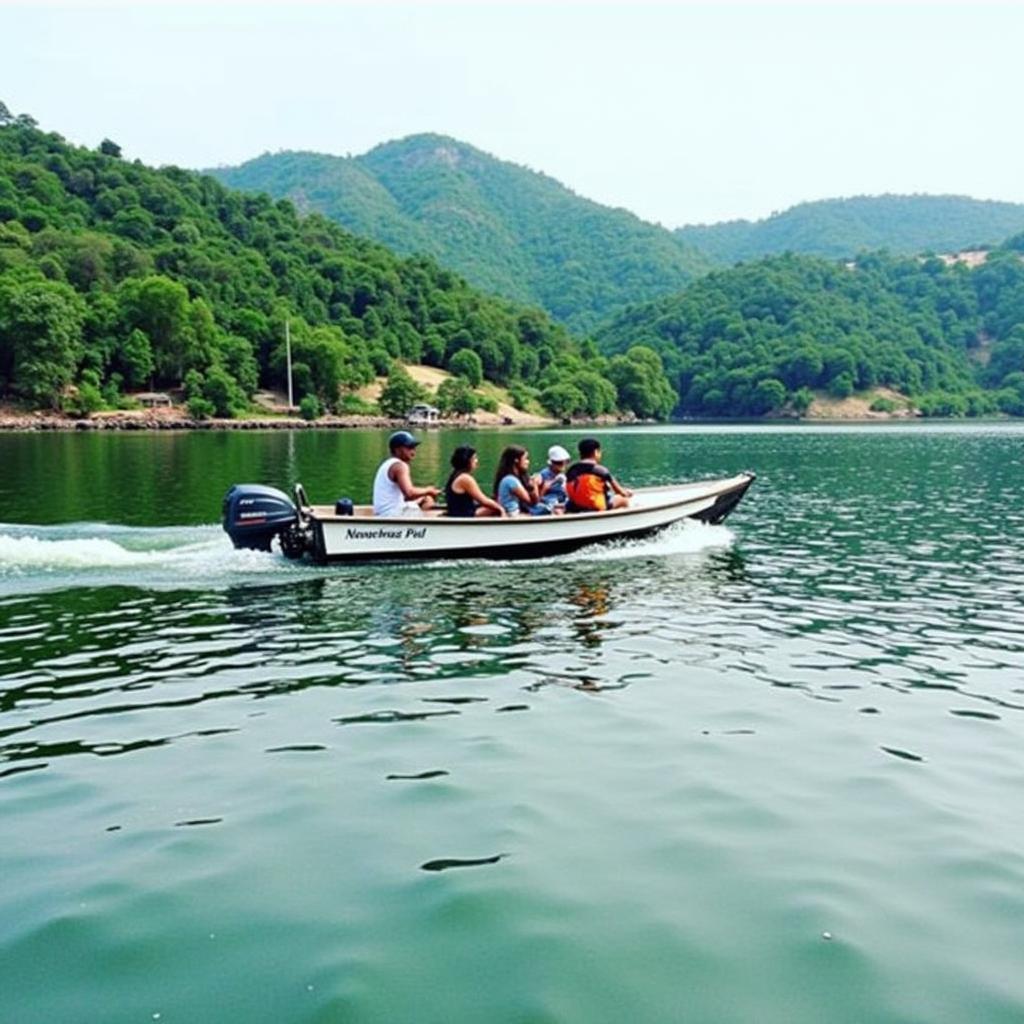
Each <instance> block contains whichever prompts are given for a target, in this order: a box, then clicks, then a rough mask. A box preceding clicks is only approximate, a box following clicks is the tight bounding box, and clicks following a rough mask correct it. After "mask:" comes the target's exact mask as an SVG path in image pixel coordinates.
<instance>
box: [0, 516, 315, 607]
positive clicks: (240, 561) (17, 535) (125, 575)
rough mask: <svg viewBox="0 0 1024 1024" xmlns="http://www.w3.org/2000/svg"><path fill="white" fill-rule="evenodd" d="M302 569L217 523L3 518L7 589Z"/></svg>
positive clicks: (0, 578)
mask: <svg viewBox="0 0 1024 1024" xmlns="http://www.w3.org/2000/svg"><path fill="white" fill-rule="evenodd" d="M303 569H304V567H303V566H301V565H296V564H295V563H293V562H289V561H288V560H287V559H286V558H284V556H283V555H280V554H266V553H264V552H260V551H237V550H235V548H233V547H232V546H231V542H230V540H228V538H227V537H226V536H225V535H224V532H223V531H222V530H221V528H220V527H219V526H195V527H178V526H172V527H130V526H116V525H110V524H106V523H68V524H63V525H60V526H21V525H12V524H0V588H2V589H3V590H4V591H7V592H9V593H10V592H31V591H36V590H50V589H54V588H58V587H69V586H107V585H116V584H128V585H134V586H138V585H140V584H141V585H142V586H147V587H152V588H172V587H180V586H186V587H187V586H191V585H193V584H199V583H201V584H202V585H203V586H210V585H212V586H217V585H218V583H220V584H233V583H238V582H244V581H245V580H246V579H249V578H255V579H264V580H265V579H266V577H267V575H268V574H279V573H286V572H291V573H297V572H298V573H301V572H302V571H303ZM306 571H307V572H308V571H309V570H308V569H306Z"/></svg>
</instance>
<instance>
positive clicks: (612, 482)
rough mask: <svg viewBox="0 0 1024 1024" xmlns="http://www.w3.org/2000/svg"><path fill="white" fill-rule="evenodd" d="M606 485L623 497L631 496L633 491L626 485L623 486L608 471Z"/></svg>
mask: <svg viewBox="0 0 1024 1024" xmlns="http://www.w3.org/2000/svg"><path fill="white" fill-rule="evenodd" d="M608 486H609V487H610V488H611V489H612V490H613V491H614V492H615V493H616V494H620V495H621V496H622V497H623V498H632V497H633V492H632V491H631V490H630V489H629V488H628V487H623V486H622V484H620V483H619V481H618V480H616V479H615V477H614V476H613V475H612V474H611V471H609V472H608Z"/></svg>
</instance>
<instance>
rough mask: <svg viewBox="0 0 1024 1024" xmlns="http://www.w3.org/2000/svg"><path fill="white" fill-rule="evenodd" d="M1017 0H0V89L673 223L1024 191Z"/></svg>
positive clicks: (175, 159)
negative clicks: (397, 148) (393, 163)
mask: <svg viewBox="0 0 1024 1024" xmlns="http://www.w3.org/2000/svg"><path fill="white" fill-rule="evenodd" d="M1022 61H1024V5H1022V4H1019V3H977V2H975V3H973V4H970V5H968V4H953V3H942V4H940V3H925V2H917V3H906V4H902V5H894V4H883V3H855V4H854V3H847V4H840V3H809V2H805V3H797V4H776V3H771V2H761V3H750V4H738V3H717V4H714V5H711V4H700V3H682V2H676V3H668V2H662V3H628V4H627V3H617V2H606V3H594V2H585V0H576V2H562V3H559V2H547V3H540V2H525V3H523V2H520V3H489V2H486V0H475V2H472V3H471V2H462V3H435V2H432V0H421V2H419V3H400V2H388V0H378V2H376V3H363V2H334V3H328V2H327V0H321V2H313V0H305V2H302V0H297V2H291V3H283V2H282V3H256V2H241V0H235V2H224V0H210V2H206V3H197V2H187V0H186V2H182V0H179V2H177V3H174V4H169V3H158V2H147V0H134V2H131V3H129V2H121V3H106V4H98V3H95V2H89V0H77V2H73V0H67V2H64V3H54V2H51V0H35V2H34V3H31V4H28V3H22V2H15V3H11V2H0V100H3V101H4V102H6V104H7V106H8V107H9V108H10V109H11V111H12V112H13V113H21V112H28V113H30V114H32V115H33V116H34V117H35V118H36V119H37V120H38V121H39V122H40V125H41V127H43V128H45V129H47V130H52V131H57V132H59V133H60V134H62V135H63V136H64V137H65V138H67V139H68V140H69V141H71V142H74V143H78V144H83V145H89V146H95V145H97V144H98V143H99V141H100V140H101V139H103V138H104V137H109V138H111V139H113V140H114V141H115V142H117V143H118V144H119V145H120V146H121V147H122V148H123V150H124V154H125V156H126V157H128V158H130V159H134V158H138V159H140V160H142V161H144V162H145V163H148V164H154V165H160V164H177V165H179V166H182V167H209V166H214V165H218V164H235V163H240V162H242V161H243V160H247V159H249V158H251V157H254V156H257V155H259V154H260V153H263V152H266V151H271V152H274V151H277V150H281V149H306V150H314V151H317V152H323V153H335V154H339V155H345V154H352V155H355V154H358V153H363V152H365V151H366V150H368V149H371V148H372V147H373V146H375V145H377V144H379V143H381V142H386V141H388V140H390V139H396V138H401V137H402V136H405V135H411V134H414V133H417V132H439V133H442V134H445V135H451V136H454V137H455V138H457V139H460V140H462V141H464V142H468V143H470V144H471V145H474V146H476V147H478V148H480V149H483V150H485V151H486V152H488V153H491V154H493V155H495V156H497V157H499V158H501V159H503V160H510V161H513V162H514V163H518V164H522V165H525V166H527V167H530V168H531V169H533V170H537V171H543V172H544V173H546V174H548V175H550V176H552V177H554V178H557V179H558V180H559V181H561V182H562V183H563V184H565V185H567V186H569V187H570V188H572V189H573V190H574V191H575V192H576V193H578V194H579V195H582V196H586V197H587V198H590V199H594V200H596V201H597V202H600V203H604V204H607V205H610V206H622V207H625V208H626V209H628V210H632V211H633V212H634V213H636V214H638V215H639V216H641V217H643V218H645V219H646V220H650V221H654V222H658V223H661V224H664V225H665V226H666V227H676V226H678V225H681V224H685V223H701V222H705V223H706V222H713V221H719V220H728V219H733V218H736V217H747V218H760V217H765V216H768V215H769V214H770V213H772V212H773V211H777V210H782V209H785V208H787V207H789V206H792V205H794V204H795V203H798V202H801V201H804V200H811V199H823V198H830V197H834V196H851V195H864V194H878V193H882V192H898V193H915V192H917V193H932V194H937V193H956V194H964V195H971V196H975V197H977V198H981V199H1005V200H1011V201H1014V202H1024V135H1022V133H1021V131H1020V125H1021V121H1022V113H1021V101H1022V97H1024V88H1022V82H1021V73H1022V70H1021V69H1022Z"/></svg>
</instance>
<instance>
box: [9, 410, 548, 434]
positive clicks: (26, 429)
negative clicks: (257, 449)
mask: <svg viewBox="0 0 1024 1024" xmlns="http://www.w3.org/2000/svg"><path fill="white" fill-rule="evenodd" d="M558 425H559V424H558V421H557V420H551V419H546V418H544V417H540V416H524V417H522V419H519V420H515V421H513V422H511V423H506V422H503V421H499V420H490V419H488V420H470V421H467V420H457V419H445V420H439V421H438V422H436V423H431V424H430V425H429V427H428V426H424V425H422V424H417V425H414V426H412V427H410V424H409V423H408V422H407V421H406V420H404V419H392V418H390V417H387V416H322V417H320V418H319V419H316V420H304V419H302V418H301V417H298V416H296V417H290V416H270V417H257V416H248V417H243V418H240V419H216V418H212V419H205V420H197V419H192V418H190V417H188V416H168V415H166V414H161V413H144V414H139V413H130V414H125V413H107V414H103V415H98V416H90V417H83V418H72V417H70V416H61V415H51V414H48V413H38V412H37V413H18V414H14V413H0V433H6V434H12V433H26V434H36V433H96V432H104V433H106V432H108V431H111V432H130V433H138V432H150V433H166V432H168V431H193V430H198V431H203V430H205V431H226V430H360V429H362V430H398V429H401V428H407V429H414V430H435V429H438V428H440V429H443V430H452V429H461V430H479V429H494V428H506V429H515V428H516V427H519V428H524V427H548V426H558Z"/></svg>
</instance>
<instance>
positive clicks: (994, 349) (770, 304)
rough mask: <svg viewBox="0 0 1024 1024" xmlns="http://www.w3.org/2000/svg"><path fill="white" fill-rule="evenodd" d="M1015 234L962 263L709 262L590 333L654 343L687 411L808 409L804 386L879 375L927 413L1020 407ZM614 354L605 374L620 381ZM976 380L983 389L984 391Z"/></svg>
mask: <svg viewBox="0 0 1024 1024" xmlns="http://www.w3.org/2000/svg"><path fill="white" fill-rule="evenodd" d="M1017 243H1018V239H1011V241H1010V242H1008V243H1007V244H1006V245H1005V246H1004V247H1002V248H1000V249H997V250H994V251H993V252H992V253H991V254H990V256H989V259H988V260H987V261H986V262H985V263H984V264H982V265H981V266H979V267H976V268H975V269H973V270H971V269H968V268H967V267H966V266H964V265H960V264H956V265H952V266H947V265H946V264H945V263H944V262H943V261H941V260H939V259H935V258H931V259H912V260H908V259H897V258H894V257H891V256H888V255H885V254H882V253H874V254H868V255H864V256H862V257H861V258H859V259H858V260H857V261H856V263H832V262H828V261H826V260H823V259H818V258H815V257H809V256H793V255H787V256H778V257H773V258H770V259H765V260H761V261H759V262H757V263H751V264H741V265H739V266H737V267H734V268H732V269H730V270H724V271H717V272H715V273H713V274H710V275H708V276H707V277H705V278H702V279H701V280H699V281H697V282H695V283H694V284H693V285H691V286H690V287H689V288H688V289H687V290H686V291H685V292H683V293H681V294H679V295H676V296H672V297H669V298H666V299H661V300H658V301H656V302H652V303H648V304H646V305H638V306H635V307H632V308H631V309H629V310H627V311H626V312H625V313H623V314H622V315H620V316H619V317H617V318H616V319H615V320H614V321H612V322H611V323H609V324H608V325H606V326H605V327H604V328H603V329H602V330H601V331H600V332H599V334H598V340H599V343H600V345H601V347H602V349H603V350H604V351H605V352H607V353H610V354H613V353H616V352H627V354H628V352H629V351H635V350H636V347H637V346H641V347H648V348H649V349H653V350H654V351H656V352H658V353H659V354H660V355H661V357H662V359H663V360H664V364H665V368H666V370H667V372H668V375H669V377H670V379H671V380H672V381H673V382H674V383H675V385H676V391H677V396H678V403H679V404H678V410H679V411H680V412H681V413H683V414H688V415H703V416H759V415H763V414H765V413H770V412H773V411H777V410H781V409H782V408H783V407H787V406H788V408H790V409H792V410H793V411H795V412H797V413H802V412H803V411H805V410H806V408H807V405H808V402H809V395H810V393H811V392H810V389H821V390H825V391H827V392H828V393H830V394H831V395H833V396H835V397H839V398H842V397H845V396H847V395H850V394H851V393H853V392H854V391H855V390H862V389H868V388H872V387H874V386H876V385H887V386H889V387H891V388H893V389H895V390H897V391H899V392H902V393H903V394H905V395H908V396H911V397H913V398H914V399H915V402H916V404H917V405H918V407H919V408H920V409H921V410H922V411H923V412H925V413H926V414H933V415H962V414H973V415H978V414H983V413H987V412H993V411H997V410H1002V411H1004V412H1009V413H1013V414H1015V415H1016V414H1017V412H1016V410H1017V407H1018V406H1017V397H1016V396H1017V393H1018V388H1017V378H1016V377H1015V376H1014V374H1018V373H1020V372H1021V371H1024V262H1022V261H1021V253H1020V251H1019V250H1020V249H1021V248H1024V246H1020V245H1018V244H1017ZM617 358H622V357H614V358H613V359H612V361H611V364H610V367H609V371H610V372H609V376H610V377H611V379H612V380H613V381H614V382H615V384H616V386H617V387H618V388H619V391H620V394H622V393H623V382H622V380H621V379H620V378H618V377H617V376H616V372H615V369H614V366H615V360H616V359H617ZM983 389H987V390H983Z"/></svg>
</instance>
